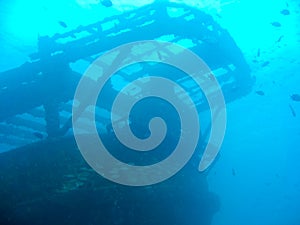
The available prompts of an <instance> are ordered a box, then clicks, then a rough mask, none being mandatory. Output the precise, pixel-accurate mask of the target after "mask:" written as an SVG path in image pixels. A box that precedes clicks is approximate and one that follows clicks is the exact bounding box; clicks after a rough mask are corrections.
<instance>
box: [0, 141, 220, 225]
mask: <svg viewBox="0 0 300 225" xmlns="http://www.w3.org/2000/svg"><path fill="white" fill-rule="evenodd" d="M111 147H113V146H111ZM0 181H1V184H2V185H1V186H0V198H1V205H0V215H1V216H0V220H1V222H3V224H46V225H47V224H49V225H50V224H106V225H114V224H141V225H144V224H145V225H146V224H147V225H148V224H149V225H150V224H158V225H160V224H161V225H165V224H178V225H185V224H186V225H192V224H195V225H196V224H201V225H209V224H210V222H211V220H212V217H213V215H214V213H215V212H217V210H218V209H219V199H218V197H217V196H216V195H215V194H213V193H210V192H209V190H208V186H207V182H206V177H205V174H203V173H199V172H198V171H197V170H196V169H195V168H194V167H192V166H191V165H187V166H186V167H185V168H184V169H183V170H181V171H180V172H179V173H178V174H176V175H175V176H173V177H172V178H170V179H168V180H167V181H164V182H162V183H159V184H156V185H151V186H144V187H130V186H123V185H119V184H116V183H113V182H110V181H108V180H106V179H104V178H103V177H101V176H100V175H98V174H97V173H96V172H95V171H93V170H92V169H91V168H90V167H89V166H88V165H87V164H86V163H85V161H84V160H83V158H82V156H81V155H80V153H79V151H78V150H77V149H76V143H75V140H74V139H73V138H71V137H69V138H64V139H61V140H56V141H44V142H40V143H36V144H32V145H29V146H26V147H23V148H20V149H17V150H14V151H10V152H7V153H3V154H2V155H1V157H0Z"/></svg>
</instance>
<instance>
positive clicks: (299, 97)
mask: <svg viewBox="0 0 300 225" xmlns="http://www.w3.org/2000/svg"><path fill="white" fill-rule="evenodd" d="M291 99H292V100H293V101H295V102H300V95H299V94H292V95H291Z"/></svg>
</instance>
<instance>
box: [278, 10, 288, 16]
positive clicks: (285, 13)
mask: <svg viewBox="0 0 300 225" xmlns="http://www.w3.org/2000/svg"><path fill="white" fill-rule="evenodd" d="M280 13H281V14H282V15H285V16H287V15H290V11H289V10H288V9H283V10H281V11H280Z"/></svg>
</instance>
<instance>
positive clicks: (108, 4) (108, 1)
mask: <svg viewBox="0 0 300 225" xmlns="http://www.w3.org/2000/svg"><path fill="white" fill-rule="evenodd" d="M101 4H102V5H103V6H105V7H111V6H112V5H113V4H112V2H111V0H102V1H101Z"/></svg>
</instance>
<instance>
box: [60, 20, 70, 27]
mask: <svg viewBox="0 0 300 225" xmlns="http://www.w3.org/2000/svg"><path fill="white" fill-rule="evenodd" d="M58 23H59V25H60V26H62V27H63V28H67V27H68V25H67V24H66V23H65V22H64V21H58Z"/></svg>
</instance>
